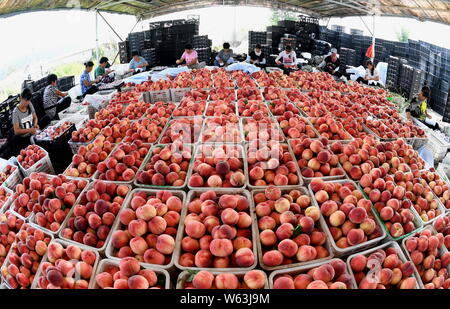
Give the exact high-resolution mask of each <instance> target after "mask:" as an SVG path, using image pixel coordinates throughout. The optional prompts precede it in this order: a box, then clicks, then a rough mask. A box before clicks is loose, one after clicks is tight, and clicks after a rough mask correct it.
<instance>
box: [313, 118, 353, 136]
mask: <svg viewBox="0 0 450 309" xmlns="http://www.w3.org/2000/svg"><path fill="white" fill-rule="evenodd" d="M309 120H310V121H311V123H312V124H313V126H314V128H315V129H316V130H317V132H319V134H320V136H322V137H325V138H327V139H329V140H351V139H352V136H351V135H350V134H348V132H347V131H345V129H344V126H343V124H342V122H340V121H338V120H336V119H333V118H332V117H331V116H324V117H311V118H309Z"/></svg>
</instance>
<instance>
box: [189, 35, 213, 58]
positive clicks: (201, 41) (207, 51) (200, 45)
mask: <svg viewBox="0 0 450 309" xmlns="http://www.w3.org/2000/svg"><path fill="white" fill-rule="evenodd" d="M192 46H193V47H194V49H195V50H196V51H197V54H198V61H199V62H206V64H210V63H211V46H212V41H211V40H210V39H209V38H208V36H207V35H194V36H193V37H192Z"/></svg>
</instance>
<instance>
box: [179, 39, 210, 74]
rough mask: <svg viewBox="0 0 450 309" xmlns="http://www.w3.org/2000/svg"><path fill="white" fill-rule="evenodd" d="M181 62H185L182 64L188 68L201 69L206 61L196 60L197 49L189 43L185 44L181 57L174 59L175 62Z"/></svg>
mask: <svg viewBox="0 0 450 309" xmlns="http://www.w3.org/2000/svg"><path fill="white" fill-rule="evenodd" d="M183 62H185V63H186V64H184V65H185V66H187V67H188V68H189V69H201V68H204V67H205V66H206V63H204V62H201V63H199V62H198V54H197V51H195V50H194V49H193V48H192V45H191V44H186V46H185V47H184V53H183V55H181V58H180V59H178V60H177V61H176V63H177V64H182V63H183Z"/></svg>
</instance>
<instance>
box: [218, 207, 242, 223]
mask: <svg viewBox="0 0 450 309" xmlns="http://www.w3.org/2000/svg"><path fill="white" fill-rule="evenodd" d="M220 218H221V219H222V222H223V223H224V224H228V225H236V224H237V223H238V222H239V214H238V213H237V212H236V211H235V210H234V209H231V208H226V209H224V210H223V211H222V214H221V215H220Z"/></svg>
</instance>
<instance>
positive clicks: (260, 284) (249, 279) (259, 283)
mask: <svg viewBox="0 0 450 309" xmlns="http://www.w3.org/2000/svg"><path fill="white" fill-rule="evenodd" d="M265 281H266V276H265V275H264V272H262V271H261V270H251V271H249V272H247V273H245V275H244V283H245V284H246V285H247V287H249V288H250V289H262V288H264V286H265Z"/></svg>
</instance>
